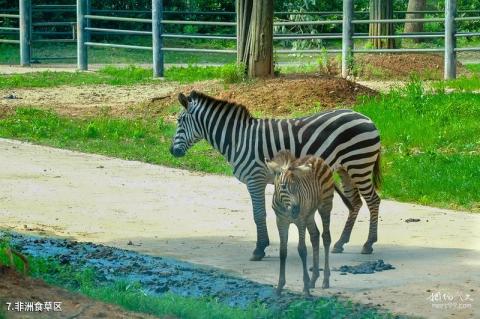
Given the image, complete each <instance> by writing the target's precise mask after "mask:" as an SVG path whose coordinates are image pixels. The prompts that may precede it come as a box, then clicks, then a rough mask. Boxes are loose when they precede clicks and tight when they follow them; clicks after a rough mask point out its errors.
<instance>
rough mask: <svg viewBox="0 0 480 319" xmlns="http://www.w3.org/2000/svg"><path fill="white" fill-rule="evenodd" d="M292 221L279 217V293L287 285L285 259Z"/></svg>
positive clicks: (278, 293)
mask: <svg viewBox="0 0 480 319" xmlns="http://www.w3.org/2000/svg"><path fill="white" fill-rule="evenodd" d="M289 227H290V222H288V221H286V220H284V219H282V218H279V217H277V228H278V234H279V236H280V273H279V276H278V286H277V295H280V294H281V293H282V289H283V287H284V286H285V261H286V260H287V244H288V228H289Z"/></svg>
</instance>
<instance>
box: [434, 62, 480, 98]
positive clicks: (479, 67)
mask: <svg viewBox="0 0 480 319" xmlns="http://www.w3.org/2000/svg"><path fill="white" fill-rule="evenodd" d="M465 67H466V68H467V69H468V70H469V71H470V72H472V75H470V76H461V77H459V78H457V79H455V80H450V81H445V82H438V83H435V84H434V85H433V87H434V88H435V89H441V90H442V89H444V88H450V89H455V90H458V91H465V92H471V91H478V90H480V64H467V65H465Z"/></svg>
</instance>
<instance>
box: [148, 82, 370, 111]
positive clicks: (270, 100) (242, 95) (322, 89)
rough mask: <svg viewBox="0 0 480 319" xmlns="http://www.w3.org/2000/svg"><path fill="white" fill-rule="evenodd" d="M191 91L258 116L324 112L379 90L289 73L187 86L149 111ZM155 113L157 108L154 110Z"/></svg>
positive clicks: (161, 107)
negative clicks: (228, 82) (259, 78)
mask: <svg viewBox="0 0 480 319" xmlns="http://www.w3.org/2000/svg"><path fill="white" fill-rule="evenodd" d="M192 90H197V91H201V92H204V93H206V94H208V95H211V96H214V97H216V98H219V99H222V100H228V101H232V102H236V103H239V104H243V105H245V106H246V107H247V108H248V109H249V110H250V112H252V113H253V114H254V115H259V116H280V117H281V116H286V115H289V116H291V114H296V113H298V114H302V113H304V112H306V111H308V110H311V109H312V108H314V107H315V108H316V109H318V111H321V110H323V109H329V108H335V107H350V106H352V105H353V104H355V102H356V101H357V98H358V97H359V96H365V95H367V96H373V95H376V94H377V92H376V91H374V90H372V89H369V88H367V87H365V86H363V85H360V84H358V83H354V82H351V81H347V80H345V79H342V78H334V77H324V76H319V75H289V76H282V77H277V78H273V79H265V80H257V81H254V82H253V81H252V82H247V83H240V84H231V85H228V86H224V85H221V84H219V83H218V82H217V83H209V84H208V85H204V84H203V83H199V84H195V85H186V86H182V87H180V88H178V90H177V91H176V93H175V94H170V96H169V97H168V98H166V99H162V100H159V101H157V102H153V103H149V104H148V105H147V106H146V107H147V108H149V109H150V111H154V110H157V113H162V109H165V108H166V107H168V106H170V105H172V104H173V103H176V99H177V94H178V93H180V92H182V93H189V92H190V91H192ZM154 112H155V111H154Z"/></svg>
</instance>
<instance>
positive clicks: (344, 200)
mask: <svg viewBox="0 0 480 319" xmlns="http://www.w3.org/2000/svg"><path fill="white" fill-rule="evenodd" d="M334 185H335V191H337V194H338V195H340V198H341V199H342V201H343V203H344V204H345V206H347V208H348V210H350V211H352V210H353V206H352V203H350V201H349V200H348V198H347V197H346V196H345V194H343V192H342V190H341V189H339V188H338V186H337V184H335V183H334Z"/></svg>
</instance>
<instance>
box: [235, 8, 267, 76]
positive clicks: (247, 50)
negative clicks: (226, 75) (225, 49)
mask: <svg viewBox="0 0 480 319" xmlns="http://www.w3.org/2000/svg"><path fill="white" fill-rule="evenodd" d="M237 17H238V18H237V19H238V23H237V47H238V51H237V62H239V63H244V64H245V66H246V68H247V72H248V76H249V77H268V76H272V75H273V0H255V1H254V0H237Z"/></svg>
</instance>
